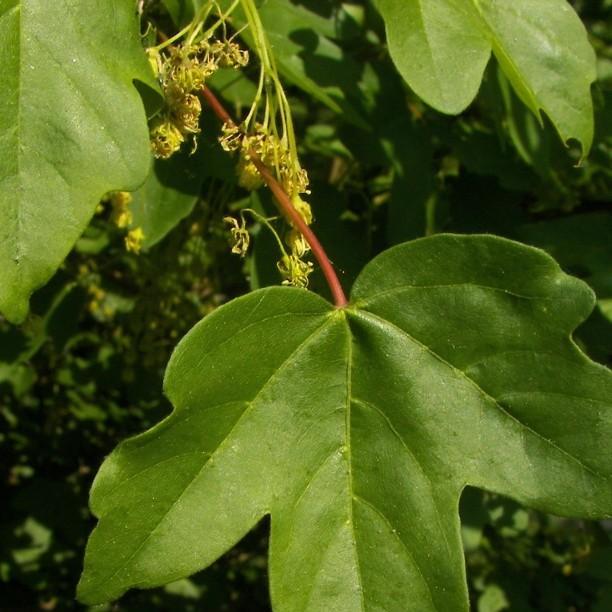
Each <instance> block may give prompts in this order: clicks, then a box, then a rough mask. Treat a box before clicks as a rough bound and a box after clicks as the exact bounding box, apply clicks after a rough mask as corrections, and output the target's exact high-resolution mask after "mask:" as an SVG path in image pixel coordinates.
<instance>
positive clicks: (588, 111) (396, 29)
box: [376, 0, 596, 155]
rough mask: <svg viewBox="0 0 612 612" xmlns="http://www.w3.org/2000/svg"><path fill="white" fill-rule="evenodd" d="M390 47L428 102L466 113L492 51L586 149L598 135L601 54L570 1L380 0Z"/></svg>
mask: <svg viewBox="0 0 612 612" xmlns="http://www.w3.org/2000/svg"><path fill="white" fill-rule="evenodd" d="M376 5H377V6H378V8H379V9H380V12H381V14H382V16H383V17H384V19H385V24H386V28H387V37H388V42H389V51H390V53H391V57H392V58H393V61H394V62H395V65H396V66H397V68H398V70H399V72H400V73H401V74H402V76H403V77H404V78H405V79H406V82H407V83H408V84H409V85H410V86H411V87H412V88H413V89H414V90H415V91H416V93H417V94H418V95H419V96H421V97H422V98H423V99H424V100H425V101H426V102H427V103H428V104H431V105H432V106H433V107H434V108H436V109H438V110H440V111H442V112H446V113H452V114H455V113H459V112H461V111H462V110H463V109H465V107H466V106H467V105H468V104H470V102H471V101H472V100H473V99H474V97H475V96H476V94H477V92H478V89H479V87H480V83H481V80H482V76H483V72H484V69H485V67H486V65H487V63H488V61H489V58H490V56H491V52H493V54H494V55H495V58H496V59H497V61H498V62H499V64H500V66H501V68H502V70H503V71H504V73H505V74H506V76H507V77H508V79H509V80H510V82H511V83H512V84H513V85H514V88H515V90H516V92H517V94H518V95H519V96H520V98H521V99H522V101H523V102H524V103H525V104H526V105H527V106H528V107H529V108H530V109H531V110H532V111H533V112H534V113H535V114H536V115H537V117H538V118H540V119H541V111H542V110H543V111H544V112H546V114H547V115H548V116H549V117H550V119H551V121H552V122H553V124H554V125H555V127H556V128H557V130H558V131H559V134H560V135H561V137H562V139H563V140H564V141H567V140H569V139H570V138H575V139H577V140H579V141H580V142H581V143H582V148H583V153H584V155H586V154H587V153H588V151H589V149H590V147H591V143H592V141H593V104H592V100H591V91H590V88H591V84H592V83H593V82H594V81H595V78H596V60H595V52H594V51H593V49H592V47H591V46H590V44H589V41H588V37H587V33H586V30H585V28H584V26H583V25H582V23H581V22H580V19H579V18H578V15H576V13H575V12H574V11H573V9H572V8H571V6H570V4H569V3H568V2H567V0H537V2H534V1H533V0H513V1H512V2H508V1H506V0H376Z"/></svg>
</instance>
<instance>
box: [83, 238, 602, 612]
mask: <svg viewBox="0 0 612 612" xmlns="http://www.w3.org/2000/svg"><path fill="white" fill-rule="evenodd" d="M593 303H594V299H593V294H592V292H591V291H590V289H589V288H588V287H587V286H586V285H585V284H584V283H582V282H581V281H579V280H576V279H574V278H572V277H569V276H567V275H565V274H564V273H563V272H562V271H561V270H560V268H559V266H558V265H557V264H556V263H555V262H554V260H552V259H551V258H550V257H549V256H548V255H546V254H545V253H544V252H542V251H539V250H536V249H533V248H529V247H525V246H522V245H519V244H517V243H514V242H510V241H507V240H503V239H500V238H495V237H460V236H448V235H447V236H444V235H441V236H437V237H432V238H426V239H422V240H417V241H415V242H412V243H408V244H404V245H400V246H398V247H395V248H393V249H391V250H389V251H387V252H386V253H384V254H382V255H380V256H379V257H377V258H376V259H375V260H373V261H372V262H371V263H370V264H369V265H368V266H366V268H365V270H364V271H363V272H362V274H361V276H360V277H359V278H358V280H357V282H356V284H355V287H354V291H353V295H352V301H351V303H350V305H349V306H348V307H347V308H345V309H334V308H333V307H332V306H331V305H330V304H329V303H327V302H326V301H325V300H323V299H321V298H320V297H318V296H316V295H313V294H311V293H308V292H306V291H303V290H298V289H289V288H280V287H277V288H269V289H263V290H260V291H256V292H254V293H251V294H249V295H247V296H246V297H243V298H239V299H237V300H235V301H233V302H231V303H229V304H228V305H226V306H224V307H222V308H219V309H218V310H217V311H216V312H214V313H213V314H211V315H210V316H208V317H206V318H205V319H204V321H203V322H201V323H200V324H198V325H197V326H196V327H195V328H194V329H193V330H192V331H191V332H190V333H189V334H188V335H187V336H186V337H185V339H184V340H183V341H182V342H181V343H180V344H179V346H178V347H177V349H176V351H175V353H174V355H173V357H172V359H171V362H170V364H169V366H168V370H167V376H166V381H165V389H166V393H167V394H168V396H169V398H170V399H171V400H172V402H173V404H174V406H175V410H174V412H173V413H172V414H171V415H170V416H169V417H167V418H166V419H165V420H164V421H162V422H161V423H160V424H158V425H157V426H156V427H154V428H153V429H151V430H149V431H148V432H146V433H144V434H142V435H140V436H137V437H135V438H132V439H131V440H128V441H126V442H124V443H122V444H121V445H120V446H119V447H118V448H117V449H116V450H115V451H114V452H113V453H112V454H111V456H110V457H109V458H108V459H107V460H106V461H105V463H104V465H103V466H102V468H101V470H100V473H99V474H98V476H97V478H96V481H95V484H94V486H93V490H92V496H91V508H92V510H93V512H94V513H95V514H96V515H97V516H98V517H99V518H100V522H99V524H98V526H97V528H96V529H95V531H94V533H93V535H92V536H91V539H90V542H89V545H88V549H87V554H86V559H85V571H84V575H83V577H82V580H81V583H80V587H79V594H80V598H81V599H82V600H83V601H85V602H88V603H97V602H104V601H107V600H110V599H113V598H116V597H118V596H119V595H121V593H123V592H124V591H125V590H126V589H127V588H129V587H133V586H137V587H150V586H154V585H159V584H162V583H166V582H169V581H172V580H175V579H178V578H180V577H182V576H186V575H188V574H191V573H193V572H195V571H197V570H199V569H201V568H203V567H205V566H206V565H208V564H210V563H212V562H213V561H214V560H215V559H217V558H218V557H219V556H220V555H221V554H223V552H224V551H226V550H227V549H228V548H229V547H231V546H233V545H234V544H235V543H236V542H237V541H238V540H240V538H241V537H242V536H243V535H244V534H245V533H246V532H247V531H248V530H249V529H251V528H252V527H253V526H254V525H255V524H256V523H257V521H259V520H260V519H261V518H262V517H263V516H264V515H266V514H270V515H271V535H270V562H269V564H270V587H271V597H272V603H273V606H274V609H275V610H278V611H282V612H289V611H294V610H295V611H304V610H313V611H321V612H323V611H325V612H326V611H329V610H333V611H334V612H339V611H344V610H346V611H347V612H348V611H351V612H354V611H355V610H384V611H385V612H392V611H395V610H397V611H398V612H407V611H410V610H414V611H418V612H426V611H433V610H436V611H439V612H440V611H443V612H448V611H449V610H452V611H453V612H455V611H460V610H467V609H468V599H467V591H466V584H465V570H464V559H463V551H462V545H461V539H460V533H459V514H458V502H459V497H460V495H461V492H462V490H463V488H464V487H465V486H466V485H472V486H476V487H481V488H484V489H487V490H490V491H495V492H498V493H500V494H503V495H508V496H511V497H513V498H515V499H517V500H519V501H521V502H523V503H525V504H527V505H529V506H531V507H533V508H538V509H540V510H544V511H549V512H554V513H556V514H559V515H576V516H583V517H590V518H597V517H606V516H610V515H611V514H612V486H611V480H610V477H611V475H612V447H611V446H610V444H609V441H610V439H611V437H612V407H611V406H610V403H611V398H612V375H611V373H610V372H609V371H608V370H607V369H605V368H604V367H602V366H599V365H597V364H595V363H593V362H592V361H590V360H589V359H588V358H587V357H586V356H585V355H584V354H582V353H581V352H580V351H579V350H578V348H577V347H576V345H575V344H574V343H573V341H572V340H571V332H572V330H573V329H574V328H575V327H576V326H577V325H578V324H579V323H580V322H581V321H582V320H583V319H584V318H585V317H586V316H587V315H588V313H589V312H590V310H591V309H592V307H593Z"/></svg>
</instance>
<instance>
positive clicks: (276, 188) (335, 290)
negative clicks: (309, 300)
mask: <svg viewBox="0 0 612 612" xmlns="http://www.w3.org/2000/svg"><path fill="white" fill-rule="evenodd" d="M201 93H202V96H203V97H204V99H205V100H206V102H207V104H208V105H209V106H210V108H211V109H212V111H213V112H214V113H215V115H217V117H218V118H219V119H220V120H221V121H222V122H223V123H227V124H230V125H235V122H234V121H233V119H232V118H231V117H230V115H229V113H228V112H227V111H226V110H225V108H224V107H223V105H222V104H221V102H220V101H219V99H218V98H217V96H215V94H214V93H213V92H212V91H210V89H208V87H202V89H201ZM251 160H252V162H253V163H254V164H255V167H256V168H257V170H258V171H259V173H260V174H261V177H262V178H263V180H264V182H265V183H266V185H267V186H268V187H269V189H270V191H271V192H272V195H273V196H274V199H275V200H276V203H277V204H278V207H279V209H280V211H281V212H282V213H283V215H284V216H285V217H286V218H287V219H288V220H289V222H290V223H291V224H292V225H293V226H294V227H295V228H297V230H298V231H299V232H300V233H301V234H302V236H304V238H305V239H306V242H308V244H309V245H310V249H311V250H312V254H313V255H314V256H315V259H316V260H317V262H318V264H319V266H320V267H321V271H322V272H323V276H324V277H325V280H326V282H327V284H328V286H329V290H330V291H331V294H332V297H333V299H334V304H335V305H336V307H337V308H343V307H344V306H346V305H347V304H348V300H347V299H346V296H345V294H344V290H343V289H342V285H341V284H340V280H339V279H338V275H337V274H336V271H335V270H334V267H333V265H332V263H331V261H330V259H329V257H328V256H327V253H326V252H325V249H324V248H323V246H322V245H321V243H320V242H319V239H318V238H317V237H316V236H315V234H314V232H313V231H312V229H310V227H309V226H308V225H307V224H306V222H305V221H304V219H302V217H301V215H300V214H299V213H298V212H297V210H296V209H295V208H294V206H293V204H292V203H291V198H290V197H289V195H288V194H287V192H286V191H285V190H284V189H283V186H282V185H281V184H280V183H279V182H278V181H277V180H276V178H275V177H274V176H273V175H272V173H271V172H270V170H269V169H268V168H267V167H266V165H265V164H264V163H263V162H262V161H261V160H260V159H259V157H257V156H256V155H254V154H252V153H251Z"/></svg>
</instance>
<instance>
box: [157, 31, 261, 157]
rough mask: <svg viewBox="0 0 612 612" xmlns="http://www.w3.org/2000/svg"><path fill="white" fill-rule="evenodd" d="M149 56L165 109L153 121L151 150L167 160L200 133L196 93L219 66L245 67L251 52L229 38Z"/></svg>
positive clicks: (198, 103) (198, 105)
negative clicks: (160, 88) (163, 99)
mask: <svg viewBox="0 0 612 612" xmlns="http://www.w3.org/2000/svg"><path fill="white" fill-rule="evenodd" d="M149 58H150V60H151V64H152V65H153V67H154V70H155V72H156V74H157V77H158V79H159V82H160V84H161V87H162V90H163V93H164V97H165V100H166V104H165V108H164V110H163V111H162V112H161V114H160V115H159V116H158V117H156V118H155V119H154V121H153V123H152V124H151V129H150V137H151V149H152V151H153V154H154V155H155V157H158V158H162V159H167V158H168V157H170V156H171V155H172V154H173V153H175V152H176V151H178V150H179V149H180V147H181V145H182V144H183V142H184V141H185V139H187V138H189V137H191V138H193V143H194V147H195V144H196V141H195V136H196V135H197V134H199V132H200V127H199V123H200V114H201V112H202V105H201V103H200V99H199V98H198V96H197V95H196V94H197V92H198V91H199V90H200V89H201V88H202V87H203V86H204V83H205V82H206V79H207V78H209V77H210V76H211V75H213V74H214V73H215V72H216V71H217V70H218V69H219V68H242V67H244V66H246V64H247V63H248V61H249V54H248V51H246V50H244V49H241V48H240V47H239V46H238V44H237V43H235V42H232V41H229V40H216V41H212V42H209V41H201V42H198V43H195V44H183V45H179V46H176V47H170V49H169V52H168V53H166V54H163V53H159V52H158V51H156V50H155V49H151V50H149Z"/></svg>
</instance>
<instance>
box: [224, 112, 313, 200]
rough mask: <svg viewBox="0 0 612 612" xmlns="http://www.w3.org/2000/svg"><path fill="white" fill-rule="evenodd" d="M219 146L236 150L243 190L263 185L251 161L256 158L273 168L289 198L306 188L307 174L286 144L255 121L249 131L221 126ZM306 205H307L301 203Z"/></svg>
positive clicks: (230, 126) (230, 150) (231, 126)
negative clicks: (251, 129)
mask: <svg viewBox="0 0 612 612" xmlns="http://www.w3.org/2000/svg"><path fill="white" fill-rule="evenodd" d="M219 141H220V143H221V147H222V148H223V149H224V150H225V151H228V152H236V151H237V152H238V154H239V160H238V182H239V184H240V186H241V187H244V188H245V189H249V190H254V189H258V188H259V187H261V186H262V185H263V179H262V177H261V175H260V173H259V171H258V170H257V167H256V165H255V164H254V163H253V158H254V157H256V158H258V159H259V160H260V161H261V162H262V163H263V164H264V165H265V166H267V167H268V168H274V169H275V170H276V174H277V176H278V180H279V182H280V183H281V185H282V186H283V188H284V189H285V191H286V192H287V193H288V194H289V196H290V197H291V198H292V199H293V198H295V197H296V196H299V195H300V194H302V193H310V192H309V191H308V174H307V173H306V170H304V169H303V168H301V167H300V166H299V163H298V162H297V159H296V158H295V156H292V155H291V152H290V150H289V148H288V147H287V145H286V143H285V142H284V141H283V140H282V139H281V138H279V137H278V136H277V135H276V134H274V133H271V132H270V131H269V130H268V129H266V128H265V127H264V126H263V125H262V124H260V123H257V124H255V126H254V129H253V131H252V132H250V133H247V132H246V130H245V129H243V128H240V127H239V126H237V125H235V124H233V123H226V124H225V125H224V126H223V130H222V134H221V137H220V139H219ZM304 205H305V206H306V207H308V208H310V207H309V206H308V204H306V203H305V202H304Z"/></svg>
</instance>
